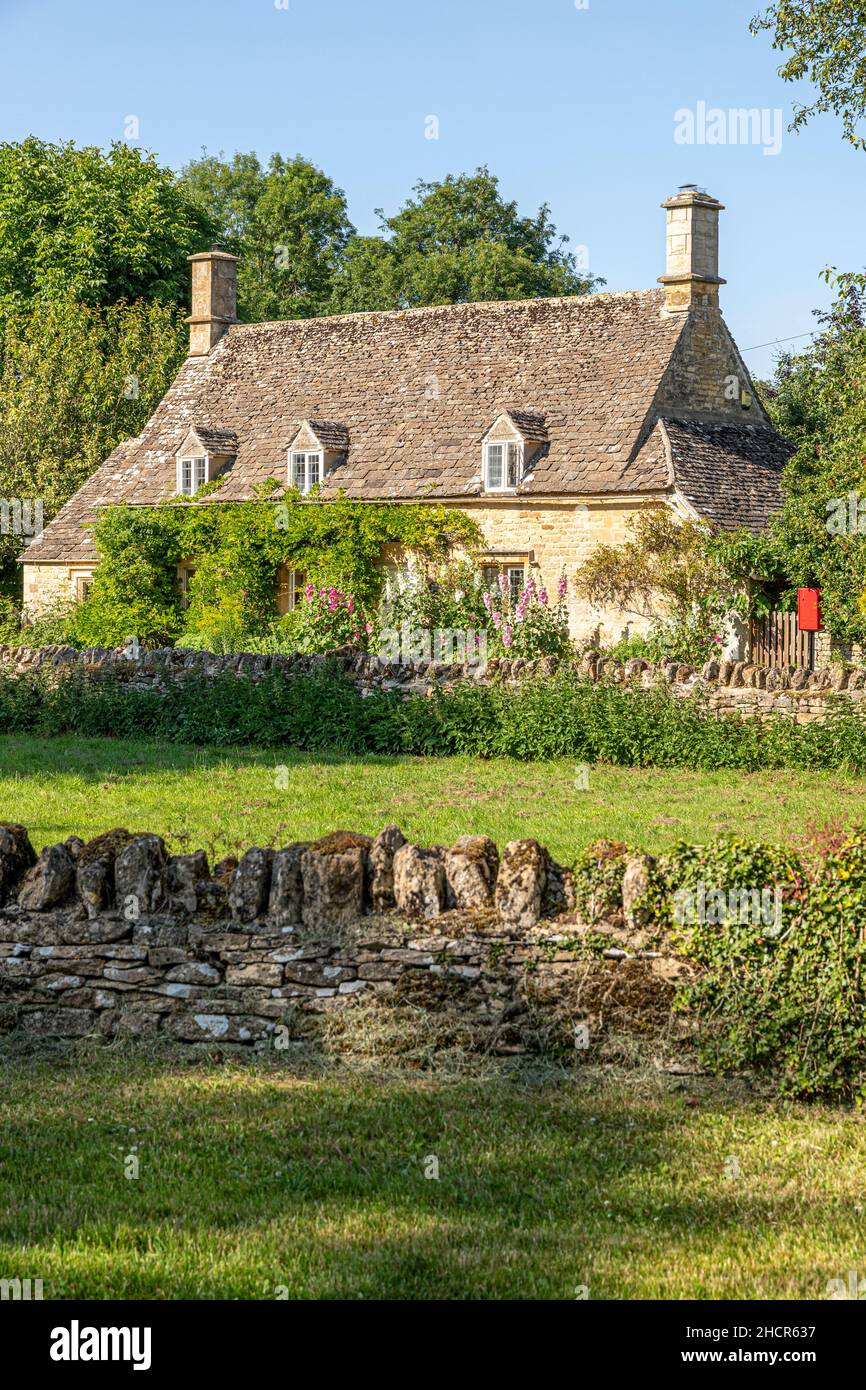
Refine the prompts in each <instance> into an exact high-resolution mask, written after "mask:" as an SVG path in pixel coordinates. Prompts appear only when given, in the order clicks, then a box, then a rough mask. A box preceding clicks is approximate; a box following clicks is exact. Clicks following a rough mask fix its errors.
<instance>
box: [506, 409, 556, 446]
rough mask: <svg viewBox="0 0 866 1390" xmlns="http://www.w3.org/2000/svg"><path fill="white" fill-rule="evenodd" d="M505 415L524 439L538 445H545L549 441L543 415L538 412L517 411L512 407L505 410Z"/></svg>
mask: <svg viewBox="0 0 866 1390" xmlns="http://www.w3.org/2000/svg"><path fill="white" fill-rule="evenodd" d="M505 414H506V415H507V416H508V418H509V420H511V422H512V423H513V424H514V426H515V427H516V428H517V429H518V430H519V431H520V433H521V434H522V435H523V437H524V439H528V440H531V441H532V442H533V443H540V444H546V443H547V442H548V440H549V439H550V435H549V434H548V432H547V425H546V423H545V419H544V415H543V414H542V412H541V411H540V410H519V409H516V408H514V407H512V408H510V409H508V410H506V411H505Z"/></svg>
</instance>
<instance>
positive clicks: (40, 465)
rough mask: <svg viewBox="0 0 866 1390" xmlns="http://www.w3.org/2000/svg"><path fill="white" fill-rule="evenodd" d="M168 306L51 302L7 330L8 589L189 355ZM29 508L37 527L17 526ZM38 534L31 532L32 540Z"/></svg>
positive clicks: (2, 399) (1, 464) (1, 436)
mask: <svg viewBox="0 0 866 1390" xmlns="http://www.w3.org/2000/svg"><path fill="white" fill-rule="evenodd" d="M182 317H183V316H182V312H181V311H179V310H176V309H174V308H172V307H170V306H168V305H161V304H144V303H138V304H134V305H126V304H115V305H108V306H107V307H106V308H102V309H101V308H94V307H91V306H90V305H86V304H81V303H79V302H78V301H77V300H76V299H74V298H73V296H72V295H67V296H66V297H65V298H63V299H56V300H53V299H48V298H46V299H44V300H41V301H38V302H36V303H35V304H34V305H32V306H31V307H30V308H29V309H28V310H22V311H21V312H19V313H18V314H14V315H11V316H10V317H8V318H7V319H6V320H5V322H3V323H2V326H0V493H2V497H3V499H4V500H5V502H6V505H7V509H10V508H12V510H11V511H9V515H8V517H7V516H4V521H5V522H6V525H5V527H4V534H2V535H0V572H2V574H3V576H4V577H5V580H6V584H7V587H8V586H9V581H10V579H11V578H12V577H13V576H14V575H15V571H16V567H15V565H14V563H13V562H14V559H15V557H16V555H18V554H19V553H20V551H21V550H22V549H23V547H24V546H25V545H26V544H28V543H29V541H30V540H31V539H32V532H33V530H34V529H35V523H36V517H37V515H38V513H37V510H36V506H35V504H36V503H37V502H38V503H39V504H40V507H41V515H42V521H43V522H44V524H47V523H48V521H49V520H50V519H51V518H52V517H53V516H54V515H55V514H56V512H57V511H58V509H59V508H60V507H61V506H62V504H63V503H64V502H65V501H67V499H68V498H69V497H71V496H72V494H73V493H74V492H76V491H77V489H78V488H79V487H80V486H81V484H82V483H83V482H85V481H86V479H87V478H89V477H90V475H91V474H92V473H93V472H94V471H95V470H96V469H97V468H98V467H99V465H100V464H101V463H102V462H103V460H104V459H105V458H106V457H107V456H108V454H110V453H111V451H112V449H113V448H114V447H115V445H116V444H118V443H119V441H120V440H122V439H127V438H130V437H132V436H134V435H136V434H138V433H139V432H140V431H141V428H142V426H143V425H144V424H145V422H146V420H147V419H148V417H149V416H150V415H151V414H152V412H153V410H154V408H155V406H156V405H157V403H158V402H159V400H160V399H161V398H162V396H163V394H164V393H165V389H166V386H167V384H168V383H169V382H170V381H171V378H172V377H173V376H174V374H175V372H176V371H177V369H178V366H179V365H180V363H181V362H182V360H183V356H184V352H185V340H186V332H185V329H184V326H183V321H182ZM19 512H23V517H24V518H27V526H26V528H25V529H24V530H22V527H21V525H16V524H15V518H16V516H17V515H18V514H19ZM28 532H29V534H28Z"/></svg>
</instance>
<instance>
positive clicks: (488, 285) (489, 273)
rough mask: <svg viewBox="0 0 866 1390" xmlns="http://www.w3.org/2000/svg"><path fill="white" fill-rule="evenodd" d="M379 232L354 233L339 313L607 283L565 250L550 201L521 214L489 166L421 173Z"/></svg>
mask: <svg viewBox="0 0 866 1390" xmlns="http://www.w3.org/2000/svg"><path fill="white" fill-rule="evenodd" d="M414 192H415V197H414V198H410V199H409V200H408V201H407V203H406V204H405V205H404V207H403V208H401V210H400V211H399V212H398V213H396V214H395V216H393V217H385V214H384V212H383V211H382V209H381V208H377V210H376V211H377V215H378V217H379V222H380V226H381V235H380V236H374V237H354V238H353V239H352V240H351V241H350V242H349V244H348V246H347V248H346V254H345V256H344V258H343V262H342V264H341V266H340V269H339V272H338V274H337V278H336V283H335V290H334V296H333V306H332V307H333V311H334V312H335V313H351V312H356V311H358V310H362V309H402V308H410V307H413V306H416V305H423V304H459V303H472V302H474V301H477V300H485V299H532V298H543V297H548V296H551V295H571V294H585V293H587V292H588V291H589V290H591V289H593V288H595V286H597V285H600V284H603V283H604V282H603V281H602V280H598V279H596V278H595V277H593V276H592V275H590V274H588V273H586V272H585V270H584V269H583V267H581V266H580V265H579V262H578V257H577V256H575V255H574V254H572V253H569V252H568V251H566V250H565V245H566V242H567V240H568V239H567V237H565V236H557V232H556V227H555V226H554V225H553V223H552V221H551V220H550V209H549V208H548V206H547V204H544V205H543V206H542V207H541V208H539V210H538V212H537V213H536V215H535V216H534V217H521V216H520V214H519V212H518V209H517V204H516V203H514V202H506V201H505V200H504V199H503V197H502V195H501V193H500V191H499V184H498V181H497V179H496V178H495V176H494V175H493V174H491V173H490V172H489V170H488V169H486V168H480V169H476V171H475V173H474V174H461V175H458V176H456V177H455V176H452V175H449V176H448V177H447V178H445V179H443V180H442V181H441V182H439V183H426V182H424V181H423V180H422V181H419V182H418V183H417V184H416V185H415V190H414Z"/></svg>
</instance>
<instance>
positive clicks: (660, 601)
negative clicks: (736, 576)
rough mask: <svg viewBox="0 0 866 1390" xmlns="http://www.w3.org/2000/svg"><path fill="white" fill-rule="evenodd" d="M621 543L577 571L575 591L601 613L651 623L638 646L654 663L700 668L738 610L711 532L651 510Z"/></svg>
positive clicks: (600, 550)
mask: <svg viewBox="0 0 866 1390" xmlns="http://www.w3.org/2000/svg"><path fill="white" fill-rule="evenodd" d="M629 532H630V535H629V539H628V540H627V541H625V542H624V544H622V545H597V546H596V547H595V549H594V550H593V551H592V552H591V554H590V556H589V558H588V559H587V560H585V561H584V563H583V564H582V565H581V566H580V567H579V569H578V570H577V573H576V575H575V579H574V588H575V592H576V593H577V594H578V595H579V596H580V597H582V598H585V599H586V600H588V602H589V603H591V604H593V605H594V606H596V607H599V608H618V609H620V610H621V611H622V612H623V613H629V614H631V615H632V616H633V617H637V618H643V619H651V620H652V627H651V629H650V640H649V642H648V643H642V642H641V641H640V639H638V645H640V646H643V647H645V648H646V654H647V655H649V656H651V657H652V658H653V659H654V660H666V659H672V660H676V661H690V662H694V663H695V664H697V663H699V662H703V661H705V660H706V659H707V658H708V657H710V656H713V655H715V654H716V653H717V651H718V648H719V646H720V644H721V641H722V635H721V633H720V631H719V628H720V627H721V625H722V623H723V620H724V617H725V615H726V613H728V612H729V611H730V610H731V609H734V608H736V607H737V606H738V601H739V596H738V595H737V594H736V593H735V592H734V590H733V587H732V585H731V583H730V579H729V575H728V573H727V571H726V569H725V567H724V565H723V564H722V563H720V561H719V559H718V557H717V555H716V553H715V550H714V541H713V536H712V533H711V532H709V531H708V530H707V528H706V527H704V526H701V525H699V524H698V523H697V522H694V521H688V520H685V519H683V518H680V517H678V516H676V515H675V513H674V512H672V511H671V510H670V508H668V507H661V506H656V507H650V508H648V509H647V510H646V511H644V512H641V513H640V514H639V515H638V516H637V517H635V519H634V520H633V521H632V522H631V523H630V525H629Z"/></svg>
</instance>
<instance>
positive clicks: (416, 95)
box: [0, 0, 866, 375]
mask: <svg viewBox="0 0 866 1390" xmlns="http://www.w3.org/2000/svg"><path fill="white" fill-rule="evenodd" d="M284 3H286V0H276V3H275V0H139V3H135V0H112V2H111V3H108V2H107V0H0V45H2V52H3V57H4V80H3V84H2V88H0V138H3V139H7V140H8V139H21V138H23V137H24V136H25V135H27V134H29V133H34V134H37V135H39V136H42V137H44V138H46V139H51V140H57V139H61V138H66V139H74V140H75V141H77V142H79V143H90V144H97V145H107V144H109V143H110V142H111V141H112V140H113V139H122V138H123V137H124V133H125V129H126V121H127V118H128V117H129V116H135V117H137V119H138V122H139V143H140V144H141V145H142V146H145V147H147V148H149V149H153V150H155V151H156V153H157V154H158V155H159V157H160V158H161V159H162V161H163V162H164V163H166V164H169V165H171V166H173V167H175V168H179V167H180V166H181V165H182V164H183V163H184V161H185V160H187V159H189V158H191V157H194V156H195V155H196V154H198V153H199V152H200V150H201V148H202V146H206V147H207V149H208V150H210V151H212V152H217V151H220V150H223V151H225V152H226V153H231V152H233V151H234V150H237V149H241V150H256V151H257V152H258V153H259V154H260V155H261V156H267V155H268V154H269V153H271V152H272V151H274V150H279V151H281V152H282V153H284V154H289V155H291V154H294V153H298V152H299V153H302V154H304V155H305V156H307V157H308V158H309V159H312V160H313V161H314V162H315V163H317V164H319V165H320V166H321V167H322V168H324V169H325V170H326V171H327V173H328V174H329V175H330V176H331V177H332V178H333V179H334V180H335V182H336V183H338V184H339V185H340V186H341V187H342V188H344V189H345V190H346V193H347V195H348V198H349V206H350V212H351V215H352V219H353V221H354V223H355V225H356V226H357V227H358V228H359V230H361V231H363V232H367V231H373V230H375V227H376V220H375V216H374V208H376V207H377V206H382V207H384V208H385V209H386V211H394V210H396V208H397V207H398V206H399V205H400V204H401V202H402V201H403V200H404V199H405V197H406V195H407V194H408V192H409V190H410V189H411V186H412V184H413V183H414V182H415V180H416V179H418V178H419V177H424V178H429V179H434V178H439V177H441V176H443V175H444V174H446V173H449V172H460V171H462V170H469V169H473V168H474V167H475V166H477V165H478V164H481V163H486V164H488V165H489V166H490V168H491V169H492V170H493V171H494V172H495V173H496V174H497V175H498V176H499V178H500V181H501V185H502V189H503V192H504V193H505V194H506V195H507V196H508V197H511V198H516V199H517V201H518V203H519V204H520V207H521V209H522V210H523V211H526V212H529V211H534V210H535V209H536V208H537V207H538V205H539V204H540V203H541V202H544V201H546V202H548V203H549V204H550V206H551V210H552V215H553V219H554V221H555V222H556V224H557V226H558V228H559V229H560V231H563V232H567V233H568V235H569V236H570V238H571V241H572V243H573V244H574V245H575V246H585V247H587V248H588V253H589V259H590V265H591V268H592V270H593V271H594V272H595V273H596V274H599V275H603V276H605V278H606V279H607V282H608V283H607V288H608V289H612V290H620V289H643V288H647V287H649V286H651V285H653V284H654V283H655V280H656V277H657V276H658V275H659V274H661V273H662V271H663V270H664V264H663V260H664V239H663V232H664V227H663V217H664V214H663V213H662V212H661V211H660V209H659V204H660V203H661V201H662V200H663V198H665V197H666V196H667V195H669V194H670V193H672V192H674V191H675V189H676V188H677V186H678V185H679V184H682V183H687V182H693V183H698V184H700V185H702V186H703V187H705V188H706V189H707V190H708V191H709V192H711V193H713V194H714V195H715V196H716V197H718V198H720V199H721V200H722V201H723V202H724V203H725V205H726V208H727V211H726V212H725V213H724V214H723V219H722V252H721V274H722V275H723V276H725V278H726V279H727V280H728V282H729V283H728V285H727V286H726V287H725V288H724V290H723V292H722V293H723V300H722V303H723V307H724V311H725V316H726V318H727V320H728V323H729V324H730V326H731V328H732V330H733V332H734V334H735V336H736V337H737V339H738V341H739V343H740V346H741V347H743V348H751V347H752V346H753V345H757V344H763V343H766V342H767V341H769V340H771V339H778V338H788V337H790V336H792V335H794V334H802V333H808V332H809V331H811V330H812V329H813V326H814V321H813V318H812V313H811V311H812V309H814V308H815V307H817V306H819V305H823V304H826V303H828V302H829V297H830V296H829V291H828V289H827V288H826V286H825V285H824V284H823V281H822V280H821V279H820V273H821V271H822V269H823V267H824V266H825V265H827V264H834V265H837V266H838V267H839V268H840V269H848V270H853V269H859V268H861V267H862V266H863V264H864V262H866V197H864V187H866V184H864V176H866V154H858V153H857V152H856V151H854V150H852V149H851V147H850V146H847V145H846V144H845V143H844V141H843V140H842V138H841V134H840V129H839V126H838V124H837V123H836V121H835V120H834V118H832V117H822V118H821V119H820V120H818V121H817V122H815V123H814V124H813V125H812V126H811V127H810V128H809V129H808V130H807V131H806V133H805V134H802V135H790V134H788V133H787V131H785V133H784V135H783V138H782V146H781V149H780V151H779V152H778V153H777V154H775V155H766V154H764V152H763V148H762V146H761V145H760V144H730V143H729V144H726V145H710V144H704V145H683V144H678V143H677V142H676V140H675V138H674V136H675V128H676V124H675V113H676V112H677V111H679V110H682V109H688V110H691V111H696V110H697V106H698V103H699V102H704V103H706V105H707V106H708V107H709V108H721V109H722V110H724V111H728V110H730V109H732V108H742V107H748V108H752V107H757V108H761V109H767V110H768V111H770V112H772V111H774V110H776V109H777V108H781V110H782V111H783V113H784V125H785V126H787V123H788V120H789V118H790V114H791V107H792V99H793V98H794V96H795V95H796V93H795V92H794V90H793V89H792V88H791V87H790V86H787V85H786V84H784V83H782V82H781V81H780V80H779V78H778V77H777V76H776V69H777V67H778V64H779V61H780V60H779V56H778V55H777V54H775V53H774V52H773V51H772V49H771V47H770V44H769V41H768V39H767V37H766V36H763V37H761V38H757V39H753V38H752V37H751V36H750V34H749V30H748V22H749V19H750V17H751V15H752V14H753V13H754V12H755V11H756V10H757V9H759V8H761V0H588V8H579V6H582V5H585V4H586V3H587V0H577V3H575V0H414V2H413V3H410V0H287V5H288V8H277V5H278V4H279V5H282V4H284ZM807 92H808V89H805V90H804V93H802V94H801V95H805V94H807ZM430 116H435V117H437V119H438V122H439V138H438V139H435V140H433V139H428V138H425V129H427V128H428V127H427V125H426V124H425V123H426V121H427V118H428V117H430ZM795 346H796V345H795ZM772 358H773V351H772V350H771V349H762V350H760V351H757V352H750V353H749V355H748V358H747V360H748V362H749V365H750V366H751V368H752V370H753V371H755V372H757V373H758V374H759V375H760V374H762V373H764V372H766V371H767V370H768V369H769V367H770V365H771V362H772Z"/></svg>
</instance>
